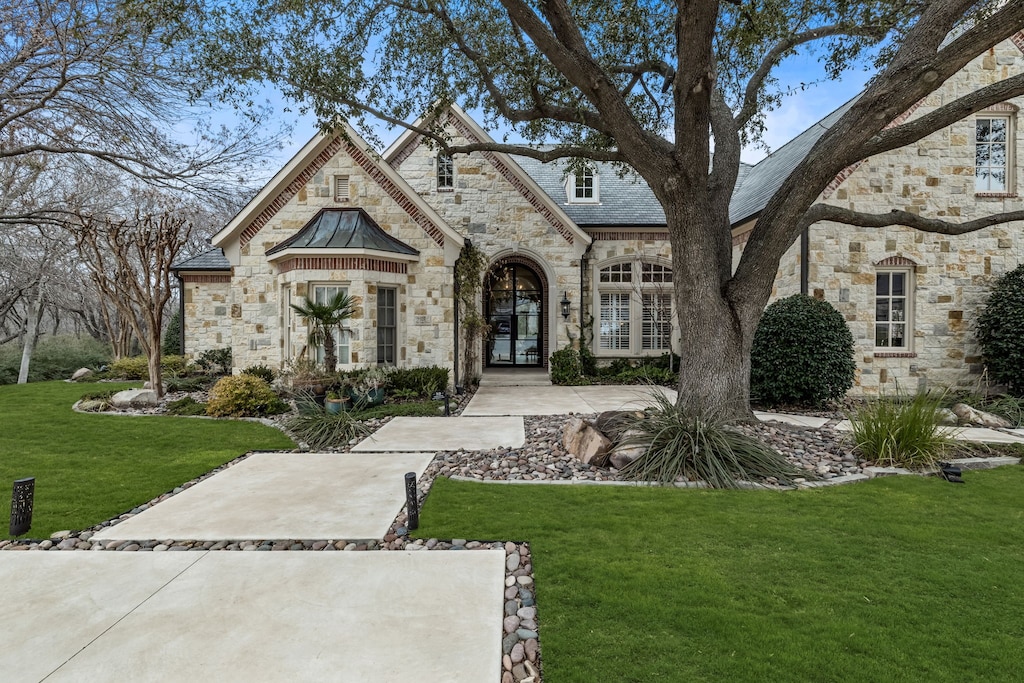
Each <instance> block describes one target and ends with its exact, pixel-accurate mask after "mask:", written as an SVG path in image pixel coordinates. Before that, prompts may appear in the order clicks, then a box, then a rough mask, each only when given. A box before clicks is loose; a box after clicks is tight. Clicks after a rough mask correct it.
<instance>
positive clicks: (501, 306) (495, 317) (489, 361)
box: [484, 256, 547, 368]
mask: <svg viewBox="0 0 1024 683" xmlns="http://www.w3.org/2000/svg"><path fill="white" fill-rule="evenodd" d="M546 297H547V279H546V278H545V277H544V273H543V271H542V270H541V269H540V267H538V266H537V264H536V263H534V262H533V261H531V260H530V259H528V258H525V257H522V256H510V257H507V258H504V259H501V260H500V261H498V262H497V263H495V264H494V265H493V266H492V267H491V269H490V271H488V273H487V278H486V279H485V280H484V312H485V315H486V316H487V322H488V324H490V326H491V333H490V335H489V336H488V338H487V341H486V343H485V346H484V362H485V364H486V365H487V366H488V367H534V368H536V367H543V366H544V364H545V363H544V361H545V360H546V359H547V353H546V348H547V341H546V340H547V316H546V314H545V310H544V301H545V299H546Z"/></svg>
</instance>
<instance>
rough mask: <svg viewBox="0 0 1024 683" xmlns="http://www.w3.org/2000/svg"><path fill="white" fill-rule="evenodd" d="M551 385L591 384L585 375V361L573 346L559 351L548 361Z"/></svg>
mask: <svg viewBox="0 0 1024 683" xmlns="http://www.w3.org/2000/svg"><path fill="white" fill-rule="evenodd" d="M548 364H549V370H550V373H551V383H552V384H558V385H562V386H574V385H580V384H590V381H589V380H588V379H587V378H586V377H584V375H583V361H582V359H581V357H580V352H579V351H578V350H576V349H574V348H572V347H571V346H567V347H565V348H564V349H558V350H557V351H555V352H554V353H552V354H551V358H550V359H549V360H548Z"/></svg>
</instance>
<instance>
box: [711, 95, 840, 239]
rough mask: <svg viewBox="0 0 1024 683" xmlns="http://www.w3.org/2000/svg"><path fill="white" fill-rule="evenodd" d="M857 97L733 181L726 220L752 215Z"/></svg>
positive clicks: (763, 205)
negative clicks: (742, 177)
mask: <svg viewBox="0 0 1024 683" xmlns="http://www.w3.org/2000/svg"><path fill="white" fill-rule="evenodd" d="M858 99H860V94H858V95H857V96H856V97H854V98H853V99H851V100H850V101H849V102H846V103H845V104H843V105H842V106H841V107H839V108H838V109H836V110H835V111H833V112H832V113H831V114H828V115H827V116H826V117H825V118H823V119H821V120H820V121H818V122H817V123H815V124H814V125H813V126H811V127H810V128H808V129H807V130H805V131H804V132H802V133H800V134H799V135H797V136H796V137H795V138H793V139H792V140H790V141H789V142H787V143H786V144H784V145H783V146H782V147H779V148H778V149H777V150H775V151H774V152H772V153H771V154H769V155H768V156H766V157H765V158H764V159H762V160H761V161H760V162H758V163H757V164H756V165H755V166H754V167H753V168H751V169H750V170H749V171H748V172H747V174H746V177H745V178H744V179H743V182H742V183H739V182H737V187H736V190H735V191H734V192H733V195H732V201H731V202H729V220H730V222H731V223H732V224H733V225H737V224H739V223H743V222H745V221H747V220H750V219H751V218H754V217H755V216H757V214H759V213H760V212H761V210H762V209H764V207H765V206H766V205H767V204H768V200H770V199H771V198H772V196H773V195H774V194H775V193H776V192H778V190H779V188H780V187H782V183H784V182H785V181H786V178H788V177H789V174H790V173H792V172H793V169H795V168H796V167H797V165H798V164H799V163H800V162H801V161H803V160H804V159H805V158H806V157H807V154H808V153H809V152H810V151H811V148H812V147H814V145H815V144H816V143H817V142H818V140H820V139H821V137H822V136H823V135H824V134H825V133H826V132H827V131H828V129H829V128H831V127H832V126H834V125H835V123H836V122H837V121H839V119H840V118H841V117H842V116H843V114H845V113H846V112H847V111H849V109H850V107H852V106H853V105H854V103H855V102H856V101H857V100H858Z"/></svg>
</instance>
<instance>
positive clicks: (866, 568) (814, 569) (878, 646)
mask: <svg viewBox="0 0 1024 683" xmlns="http://www.w3.org/2000/svg"><path fill="white" fill-rule="evenodd" d="M965 478H966V480H967V484H966V485H962V486H960V485H952V484H949V483H946V482H944V481H940V480H939V479H937V478H928V479H921V478H916V477H900V478H898V479H896V478H891V479H881V480H874V481H871V482H867V483H863V484H858V485H854V486H845V487H837V488H835V489H830V490H813V491H798V492H787V493H778V492H763V491H692V490H690V491H678V490H662V489H639V488H618V487H614V488H613V487H606V488H597V487H585V486H580V487H563V486H558V487H555V486H500V485H494V484H475V483H463V482H451V481H449V480H446V479H442V480H438V481H437V482H436V483H435V484H434V487H433V490H432V491H431V493H430V495H429V497H428V499H427V502H426V505H425V508H424V511H423V517H422V525H421V527H420V531H419V532H418V534H417V535H419V536H421V537H424V538H427V537H437V538H442V539H449V538H470V539H480V540H528V541H530V543H531V547H532V551H533V560H534V571H535V577H536V584H537V600H538V603H537V604H538V615H539V619H540V629H541V630H540V634H541V652H542V657H543V662H544V680H545V683H567V682H570V681H580V682H585V683H591V682H592V681H844V682H845V681H872V682H874V681H929V682H935V681H957V682H960V681H1011V680H1020V676H1021V671H1024V579H1022V573H1021V567H1022V562H1024V467H1004V468H1001V469H999V470H993V471H988V472H970V473H967V474H966V475H965Z"/></svg>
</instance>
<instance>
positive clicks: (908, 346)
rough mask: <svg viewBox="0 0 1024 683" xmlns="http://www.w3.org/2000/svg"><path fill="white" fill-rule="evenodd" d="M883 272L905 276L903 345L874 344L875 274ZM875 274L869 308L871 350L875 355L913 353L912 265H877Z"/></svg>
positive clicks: (875, 310)
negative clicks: (870, 310)
mask: <svg viewBox="0 0 1024 683" xmlns="http://www.w3.org/2000/svg"><path fill="white" fill-rule="evenodd" d="M883 273H903V274H904V276H905V279H904V290H905V292H906V295H905V299H906V303H905V304H904V313H905V317H906V320H905V321H904V324H905V329H904V332H903V334H904V335H905V336H904V339H905V340H906V342H905V344H904V345H903V346H876V345H875V342H876V341H877V336H876V331H875V327H876V325H877V324H878V322H879V321H878V308H877V304H878V294H877V293H876V292H877V286H878V284H877V276H878V275H881V274H883ZM875 276H876V281H875V287H876V290H875V291H874V292H872V295H871V308H872V312H871V345H872V348H873V352H874V353H875V354H876V355H884V354H905V353H908V354H909V353H914V322H915V321H914V318H915V316H914V295H915V290H916V289H917V287H916V283H915V277H914V268H913V266H877V267H876V268H875ZM890 282H891V281H890ZM889 296H890V298H891V296H892V294H891V292H890V295H889ZM890 322H891V321H890Z"/></svg>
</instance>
